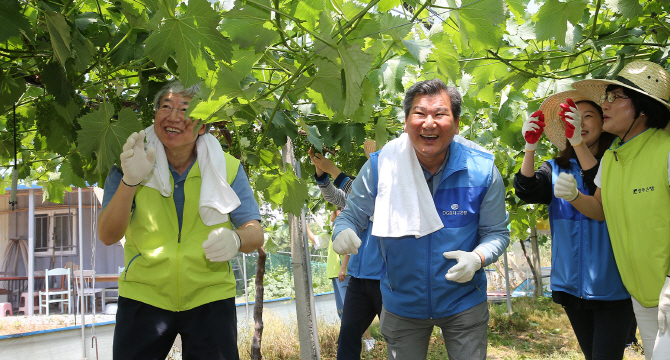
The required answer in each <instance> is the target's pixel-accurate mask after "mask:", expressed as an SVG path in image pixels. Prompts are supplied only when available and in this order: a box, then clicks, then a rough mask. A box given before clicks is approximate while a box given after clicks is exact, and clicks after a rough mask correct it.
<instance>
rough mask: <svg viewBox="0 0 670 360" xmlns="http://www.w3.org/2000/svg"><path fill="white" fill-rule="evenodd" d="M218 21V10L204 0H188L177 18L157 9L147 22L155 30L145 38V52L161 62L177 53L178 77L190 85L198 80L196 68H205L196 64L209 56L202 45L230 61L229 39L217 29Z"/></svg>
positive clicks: (217, 57) (218, 57) (155, 60)
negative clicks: (184, 8)
mask: <svg viewBox="0 0 670 360" xmlns="http://www.w3.org/2000/svg"><path fill="white" fill-rule="evenodd" d="M219 21H220V17H219V15H218V13H216V12H215V11H214V10H212V7H211V5H210V4H209V2H207V0H191V1H189V3H188V7H187V10H186V13H185V14H184V15H183V16H181V17H180V18H176V17H172V16H170V15H168V14H167V13H165V12H164V11H162V10H161V11H158V13H157V14H156V15H154V17H153V18H152V19H151V21H150V22H149V24H147V26H150V27H152V28H154V29H156V31H154V32H153V33H152V34H151V36H149V38H147V40H146V41H145V42H144V44H145V49H144V53H145V54H146V55H147V56H149V58H150V59H151V60H153V61H154V62H155V63H156V64H158V65H161V66H162V65H163V64H165V62H166V61H167V60H168V57H169V56H170V55H171V54H172V53H173V52H174V53H176V61H177V66H178V72H179V75H180V80H181V81H182V82H183V83H184V86H186V87H189V86H191V85H193V84H195V83H196V82H198V81H199V79H198V75H199V74H198V69H200V71H206V68H205V69H202V67H199V66H198V64H199V63H201V62H202V59H203V58H204V57H207V56H210V55H209V53H208V52H207V51H206V49H205V48H207V49H209V51H211V52H212V55H213V57H214V58H215V59H223V60H224V61H227V62H230V59H231V57H232V48H231V45H230V40H228V39H227V38H225V37H224V36H223V35H222V34H221V33H220V32H219V30H218V29H217V26H218V24H219ZM203 77H204V73H203Z"/></svg>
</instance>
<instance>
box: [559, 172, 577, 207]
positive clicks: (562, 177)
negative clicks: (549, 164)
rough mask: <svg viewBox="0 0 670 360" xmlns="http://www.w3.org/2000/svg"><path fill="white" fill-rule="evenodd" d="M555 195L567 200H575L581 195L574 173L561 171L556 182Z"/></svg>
mask: <svg viewBox="0 0 670 360" xmlns="http://www.w3.org/2000/svg"><path fill="white" fill-rule="evenodd" d="M554 195H555V196H556V197H557V198H561V199H563V200H566V201H574V200H575V199H576V198H577V196H579V191H577V180H575V177H574V176H572V174H568V173H564V172H562V173H560V174H558V179H556V184H554Z"/></svg>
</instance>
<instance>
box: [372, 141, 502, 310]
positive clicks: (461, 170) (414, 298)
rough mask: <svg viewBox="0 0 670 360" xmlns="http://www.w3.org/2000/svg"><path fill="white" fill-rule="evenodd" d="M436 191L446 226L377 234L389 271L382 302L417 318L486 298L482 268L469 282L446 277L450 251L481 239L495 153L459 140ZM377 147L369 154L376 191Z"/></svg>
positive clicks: (466, 247)
mask: <svg viewBox="0 0 670 360" xmlns="http://www.w3.org/2000/svg"><path fill="white" fill-rule="evenodd" d="M449 154H450V155H449V161H447V164H446V166H445V168H444V171H443V173H442V178H441V180H440V184H439V186H438V188H437V189H436V190H435V192H434V194H433V200H434V202H435V207H436V209H437V212H438V214H439V216H440V218H441V219H442V223H443V224H444V228H442V229H440V230H438V231H436V232H434V233H432V234H429V235H426V236H423V237H421V238H416V237H414V236H405V237H399V238H379V244H380V250H381V256H382V259H383V260H384V265H385V270H386V271H385V273H384V274H383V277H382V279H381V291H382V297H383V299H384V307H385V308H386V309H387V310H388V311H390V312H391V313H393V314H396V315H400V316H403V317H408V318H414V319H439V318H443V317H447V316H450V315H454V314H458V313H460V312H463V311H465V310H467V309H470V308H472V307H473V306H475V305H478V304H481V303H482V302H484V301H486V275H485V274H484V270H483V269H480V270H478V271H477V272H476V273H475V275H474V277H473V278H472V280H470V281H468V282H466V283H457V282H454V281H448V280H447V279H446V278H445V275H446V273H447V271H448V270H449V269H450V268H451V267H452V266H454V265H456V260H452V259H445V258H444V256H443V255H442V254H443V253H444V252H446V251H452V250H463V251H473V250H474V249H475V247H477V245H479V209H480V206H481V204H482V201H483V200H484V196H485V195H486V192H487V191H488V189H489V185H490V183H491V180H492V176H493V172H492V170H493V160H494V157H493V155H492V154H490V153H487V152H483V151H479V150H476V149H472V148H469V147H467V146H465V145H463V144H460V143H458V142H456V141H452V143H451V145H450V147H449ZM378 155H379V154H378V153H375V154H370V160H371V162H372V170H373V174H375V189H374V192H375V194H376V192H377V188H376V187H377V174H378V168H377V161H378Z"/></svg>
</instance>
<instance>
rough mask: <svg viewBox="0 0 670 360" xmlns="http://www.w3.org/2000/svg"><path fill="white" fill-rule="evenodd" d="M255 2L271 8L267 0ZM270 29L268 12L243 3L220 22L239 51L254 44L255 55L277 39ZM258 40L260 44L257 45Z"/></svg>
mask: <svg viewBox="0 0 670 360" xmlns="http://www.w3.org/2000/svg"><path fill="white" fill-rule="evenodd" d="M256 2H257V3H259V4H262V5H265V6H268V7H271V6H272V5H271V3H270V1H269V0H257V1H256ZM301 3H302V1H301ZM309 6H310V4H305V7H306V8H308V7H309ZM266 24H267V25H268V26H267V27H266ZM271 28H272V17H271V13H270V11H268V10H265V9H263V8H260V7H256V6H253V5H252V4H250V3H243V2H237V3H236V5H235V8H234V9H233V10H230V11H228V12H227V13H226V15H225V17H224V19H223V21H222V22H221V29H223V30H224V31H225V32H226V33H227V34H228V36H229V37H230V39H231V40H232V42H233V43H235V44H238V45H239V46H240V49H245V48H248V47H249V46H251V45H253V44H254V43H255V42H256V48H255V51H256V52H257V53H262V52H263V51H264V50H265V46H266V45H269V44H271V43H273V42H275V41H276V40H278V39H279V34H278V33H277V32H275V31H272V30H271ZM250 34H253V36H250ZM259 39H260V40H261V42H260V43H258V40H259Z"/></svg>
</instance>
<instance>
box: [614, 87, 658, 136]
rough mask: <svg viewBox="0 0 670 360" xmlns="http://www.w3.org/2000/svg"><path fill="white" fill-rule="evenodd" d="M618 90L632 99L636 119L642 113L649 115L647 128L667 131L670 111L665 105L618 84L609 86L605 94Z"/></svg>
mask: <svg viewBox="0 0 670 360" xmlns="http://www.w3.org/2000/svg"><path fill="white" fill-rule="evenodd" d="M616 89H621V90H622V91H623V93H624V94H625V95H626V96H628V97H629V98H630V100H631V102H632V103H633V109H634V110H635V118H636V119H637V118H638V116H640V113H644V114H645V115H647V124H646V125H647V127H650V128H655V129H665V127H666V126H667V125H668V121H670V110H669V109H668V108H667V107H666V106H665V105H663V104H661V102H660V101H658V100H656V99H654V98H652V97H650V96H647V95H645V94H643V93H641V92H639V91H635V90H633V89H630V88H627V87H625V86H620V85H616V84H610V85H608V86H607V89H605V92H606V93H608V92H612V91H614V90H616Z"/></svg>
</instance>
